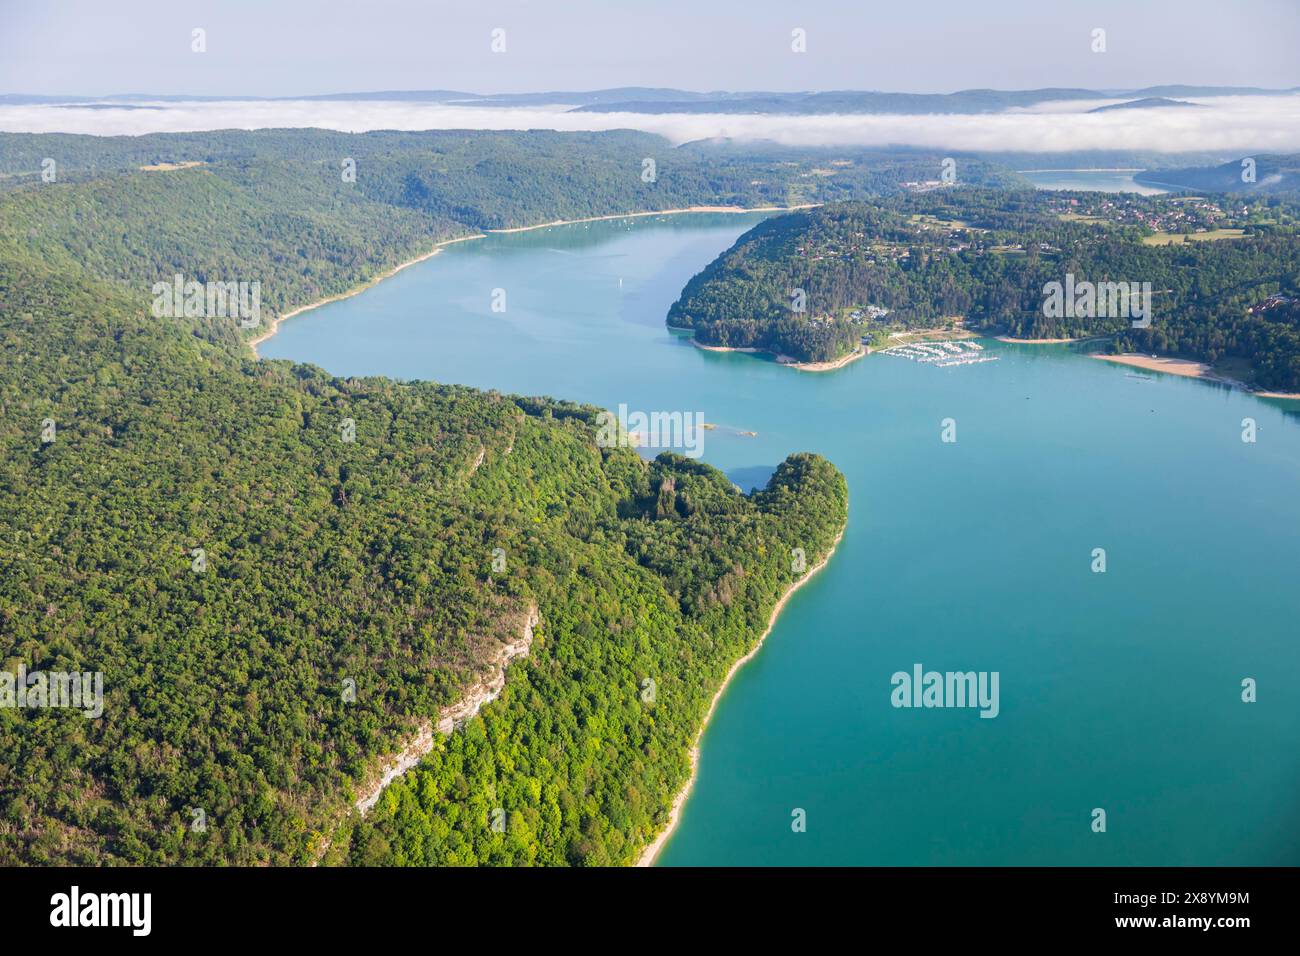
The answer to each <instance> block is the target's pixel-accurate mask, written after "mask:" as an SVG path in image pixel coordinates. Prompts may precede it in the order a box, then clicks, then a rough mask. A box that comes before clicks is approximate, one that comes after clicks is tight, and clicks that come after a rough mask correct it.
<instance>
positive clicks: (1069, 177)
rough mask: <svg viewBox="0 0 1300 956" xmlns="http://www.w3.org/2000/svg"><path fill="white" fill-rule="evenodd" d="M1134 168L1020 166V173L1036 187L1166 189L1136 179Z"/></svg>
mask: <svg viewBox="0 0 1300 956" xmlns="http://www.w3.org/2000/svg"><path fill="white" fill-rule="evenodd" d="M1134 172H1135V170H1128V169H1022V170H1020V175H1022V176H1024V177H1025V178H1026V179H1028V180H1029V181H1030V182H1031V183H1033V184H1034V186H1035V188H1037V189H1075V190H1081V191H1083V192H1110V193H1139V194H1141V195H1143V196H1155V195H1158V194H1160V193H1165V192H1169V189H1161V188H1158V187H1156V186H1148V185H1146V184H1145V183H1139V182H1138V181H1137V180H1135V179H1134V178H1133V173H1134ZM1171 188H1172V187H1171Z"/></svg>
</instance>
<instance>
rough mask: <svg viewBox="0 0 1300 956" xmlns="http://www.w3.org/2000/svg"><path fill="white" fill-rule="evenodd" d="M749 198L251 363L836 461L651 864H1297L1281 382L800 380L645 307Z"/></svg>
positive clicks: (1081, 361)
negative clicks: (492, 392)
mask: <svg viewBox="0 0 1300 956" xmlns="http://www.w3.org/2000/svg"><path fill="white" fill-rule="evenodd" d="M760 218H761V216H760V215H755V214H746V215H737V216H732V215H722V214H705V215H681V216H670V217H655V218H645V219H625V220H616V221H610V222H600V223H591V224H585V225H572V226H562V227H553V228H549V229H545V230H538V231H533V232H525V233H517V234H511V235H492V236H489V237H488V238H486V239H482V240H477V241H472V242H465V243H460V244H457V245H453V246H451V247H449V248H447V249H446V250H444V251H443V252H442V253H441V254H440V255H438V256H435V257H434V258H432V259H430V260H428V261H426V262H424V263H421V264H419V265H416V266H412V267H411V268H409V269H406V270H404V271H402V272H400V273H399V274H397V275H396V276H394V277H393V278H391V279H389V280H387V281H385V282H382V283H380V284H379V285H377V286H375V287H373V288H371V289H369V290H367V291H366V292H364V293H362V294H361V295H358V296H355V297H353V298H351V299H347V300H343V301H340V302H336V303H332V304H330V305H327V306H324V307H322V308H320V309H317V310H314V311H312V312H309V313H306V314H304V315H302V316H299V317H297V318H295V319H292V320H290V321H289V322H286V323H285V324H284V325H283V327H282V328H281V330H280V332H279V334H278V335H276V336H275V337H274V338H272V339H270V340H269V341H267V342H266V343H264V344H263V345H262V347H261V352H262V354H263V355H264V356H266V357H268V358H289V359H294V360H297V361H304V362H311V363H314V364H317V365H320V366H322V367H323V368H325V369H327V370H329V371H330V372H333V373H336V374H340V375H366V374H383V375H389V376H393V377H397V378H422V379H433V380H437V381H443V382H457V383H464V384H468V385H473V386H478V387H482V388H497V389H500V390H502V391H506V392H514V393H523V394H551V395H557V396H561V397H564V398H570V399H575V400H580V401H584V402H590V403H593V404H596V405H600V406H603V407H606V408H616V407H617V406H618V405H619V404H620V403H625V404H626V405H627V406H628V407H629V408H630V409H634V410H635V409H640V410H644V411H651V410H681V411H690V412H694V411H700V412H703V413H704V417H705V420H707V421H709V422H714V423H717V424H718V428H717V429H716V430H715V431H710V432H706V433H705V439H704V459H705V460H706V461H708V462H710V463H712V464H714V465H716V466H718V467H719V468H722V469H724V470H725V471H727V473H728V474H730V475H731V476H732V478H733V480H734V481H736V482H737V484H740V485H742V486H743V487H745V488H746V489H748V488H749V487H750V485H753V484H761V483H763V482H764V481H766V477H767V475H768V473H769V472H770V471H771V469H772V468H773V467H774V466H775V465H776V464H777V463H778V462H780V461H781V460H782V459H783V458H784V457H785V456H786V455H787V454H789V453H791V452H796V451H814V452H818V453H820V454H822V455H825V456H827V457H828V458H829V459H830V460H831V461H833V462H834V463H835V464H836V465H837V466H838V467H839V468H840V469H841V470H842V471H843V472H844V474H845V475H846V476H847V478H848V482H849V489H850V515H849V525H848V530H847V532H846V534H845V536H844V539H843V541H842V543H841V545H840V547H839V549H838V551H837V552H836V554H835V556H834V558H833V559H832V561H831V562H830V564H829V565H828V566H827V567H826V569H825V570H823V571H822V572H821V573H820V574H818V575H817V576H816V577H815V578H814V579H813V580H812V581H810V582H809V583H808V584H807V585H806V586H805V587H803V588H801V589H800V590H799V591H798V592H797V593H796V594H795V595H794V597H793V598H792V599H791V600H790V602H789V603H788V605H787V606H786V609H785V611H784V612H783V613H782V615H781V617H780V619H779V621H778V623H777V625H776V627H775V628H774V629H773V631H772V633H771V634H770V635H769V636H768V639H767V642H766V643H765V645H764V646H763V648H762V650H761V652H760V653H759V654H758V655H756V657H755V658H754V659H753V660H752V661H750V662H749V663H748V664H747V665H746V666H745V667H743V668H742V669H741V670H740V671H739V672H738V673H737V675H736V677H735V678H734V679H733V681H732V683H731V685H730V686H729V687H728V689H727V691H726V693H725V694H724V695H723V698H722V700H721V701H720V702H719V705H718V707H717V710H716V711H715V713H714V716H713V719H712V721H711V723H710V724H709V727H708V729H707V731H706V732H705V734H704V738H703V743H702V755H701V761H700V768H699V776H698V779H697V781H696V785H695V788H694V790H693V792H692V795H691V797H690V799H689V800H688V801H687V803H686V806H685V809H684V812H683V815H682V820H681V823H680V825H679V827H678V828H677V830H676V832H675V833H674V835H673V837H672V838H671V840H670V841H669V843H668V845H667V847H666V848H665V850H664V852H663V854H662V855H661V857H660V860H659V862H660V864H661V865H698V864H865V865H904V864H920V865H926V864H952V865H975V864H984V865H1008V864H1047V865H1051V864H1084V865H1089V864H1145V865H1158V864H1173V865H1180V864H1203V865H1221V864H1243V865H1245V864H1251V865H1254V864H1297V863H1300V826H1298V825H1300V752H1298V751H1300V748H1298V747H1297V742H1298V741H1300V704H1298V703H1297V695H1296V688H1297V687H1298V686H1300V641H1298V640H1297V630H1298V622H1300V588H1298V587H1297V586H1296V552H1297V538H1298V532H1300V494H1297V484H1298V482H1300V417H1298V416H1297V409H1300V404H1297V403H1286V402H1277V401H1266V400H1261V399H1257V398H1255V397H1252V396H1250V395H1247V394H1244V393H1241V392H1235V391H1231V390H1228V389H1226V388H1223V387H1218V386H1214V385H1208V384H1204V383H1200V382H1195V381H1191V380H1186V379H1177V378H1171V377H1162V376H1157V375H1152V374H1146V373H1140V372H1137V371H1135V370H1133V369H1129V368H1125V367H1122V366H1117V365H1113V364H1110V363H1106V362H1101V361H1097V360H1095V359H1091V358H1089V357H1087V355H1086V354H1084V353H1083V352H1081V351H1076V349H1075V347H1073V346H1026V345H1006V344H1002V343H998V342H996V341H993V340H984V341H983V344H984V346H985V349H986V353H987V354H989V355H996V356H997V357H998V359H999V360H998V361H994V362H988V363H984V364H977V365H965V366H956V367H950V368H938V367H933V366H930V365H925V364H921V363H918V362H912V361H908V360H905V359H902V358H894V357H889V356H882V355H872V356H870V357H868V358H866V359H864V360H861V361H858V362H855V363H853V364H851V365H849V366H847V367H845V368H843V369H840V370H838V371H835V372H831V373H824V374H811V373H801V372H797V371H794V370H792V369H788V368H783V367H780V366H778V365H776V364H775V363H773V362H771V361H768V360H765V359H761V358H755V357H753V356H748V355H741V354H735V353H730V354H720V353H707V352H704V351H701V350H699V349H696V348H694V347H693V346H692V345H691V344H690V342H689V341H688V340H687V339H685V338H683V337H682V336H681V335H680V334H675V333H672V332H670V331H668V330H667V329H666V328H665V327H664V316H665V313H666V312H667V309H668V307H669V305H670V304H671V303H672V302H673V301H674V300H675V299H676V297H677V295H678V293H679V292H680V290H681V287H682V285H683V284H684V283H685V282H686V280H687V279H689V278H690V277H691V275H693V274H694V273H695V272H696V271H698V270H699V269H700V268H702V267H703V266H704V265H705V264H706V263H708V262H709V261H710V260H711V259H712V258H713V257H714V256H715V255H717V254H718V253H719V252H721V251H722V250H723V249H725V248H726V247H727V246H728V245H730V243H731V242H732V241H733V240H734V239H735V238H736V237H737V236H738V235H739V234H740V233H742V232H743V231H744V230H745V229H747V228H749V227H750V226H752V225H753V224H754V223H755V222H757V221H758V220H759V219H760ZM495 289H501V290H504V291H505V296H506V299H505V301H506V311H505V312H504V313H501V312H493V311H492V309H491V303H492V300H493V290H495ZM946 418H952V419H954V420H955V422H956V438H957V440H956V441H955V442H952V443H945V442H943V441H941V440H940V433H941V422H942V421H943V420H944V419H946ZM1243 418H1253V419H1255V421H1256V422H1257V427H1258V440H1257V441H1256V442H1255V443H1253V444H1252V443H1245V442H1243V441H1242V439H1241V434H1242V419H1243ZM743 431H754V432H757V435H756V436H754V437H746V436H743V435H741V434H739V433H740V432H743ZM1095 548H1104V549H1105V551H1106V559H1107V570H1106V572H1105V573H1104V574H1098V573H1093V572H1092V570H1091V566H1092V563H1093V557H1092V553H1093V549H1095ZM917 663H920V664H922V665H924V667H925V668H926V669H927V670H930V669H933V670H937V671H977V672H978V671H988V672H992V671H996V672H998V674H999V675H1000V683H999V690H1000V694H999V702H1000V713H999V715H998V716H997V717H996V718H995V719H981V718H980V717H979V715H978V712H977V711H976V710H974V709H963V708H948V709H900V708H894V707H893V706H891V702H890V695H891V691H892V689H893V688H892V686H891V683H890V678H891V675H892V674H894V673H895V672H896V671H909V672H910V671H911V669H912V667H913V665H914V664H917ZM1245 678H1253V679H1255V680H1256V681H1257V682H1258V701H1257V702H1255V703H1243V701H1242V699H1241V696H1242V681H1243V679H1245ZM796 808H797V809H802V810H804V811H806V814H807V830H806V832H802V833H796V832H793V831H792V828H791V815H792V812H793V811H794V810H795V809H796ZM1094 808H1102V809H1104V810H1105V811H1106V814H1107V828H1106V832H1105V833H1094V832H1093V831H1092V827H1091V824H1092V820H1093V817H1092V812H1093V809H1094Z"/></svg>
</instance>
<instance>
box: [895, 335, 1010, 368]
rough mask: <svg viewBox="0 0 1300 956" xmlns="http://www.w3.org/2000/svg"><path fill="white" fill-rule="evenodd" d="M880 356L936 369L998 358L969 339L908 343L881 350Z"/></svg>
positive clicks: (976, 363)
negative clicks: (890, 356) (889, 356)
mask: <svg viewBox="0 0 1300 956" xmlns="http://www.w3.org/2000/svg"><path fill="white" fill-rule="evenodd" d="M880 354H881V355H893V356H895V357H897V358H905V359H909V360H910V361H913V362H923V363H925V364H927V365H933V366H935V367H937V368H950V367H952V366H954V365H979V364H980V363H982V362H996V361H997V360H998V356H996V355H985V354H984V346H982V345H980V344H979V343H978V342H975V341H972V340H970V339H961V340H959V341H942V342H910V343H908V344H906V345H894V346H891V347H890V348H887V349H882V350H881V352H880Z"/></svg>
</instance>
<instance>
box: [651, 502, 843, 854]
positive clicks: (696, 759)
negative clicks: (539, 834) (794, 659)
mask: <svg viewBox="0 0 1300 956" xmlns="http://www.w3.org/2000/svg"><path fill="white" fill-rule="evenodd" d="M846 527H847V526H846ZM843 537H844V530H843V529H841V531H840V533H839V535H837V536H836V538H835V541H834V543H833V544H831V549H830V550H829V551H827V552H826V557H824V558H822V559H821V560H820V561H818V562H817V564H816V565H815V566H813V567H811V568H809V569H808V573H807V574H805V575H804V576H803V577H801V578H800V579H799V580H798V581H795V582H794V583H793V584H791V585H790V587H789V588H787V589H786V592H785V594H783V595H782V596H781V600H779V601H777V602H776V607H774V608H772V614H771V616H770V617H768V619H767V630H765V631H764V632H763V635H762V637H760V638H759V639H758V643H757V644H755V645H754V646H753V648H752V649H751V650H750V651H749V653H748V654H746V655H745V656H744V657H742V658H740V659H739V660H738V661H736V662H735V663H734V664H732V665H731V669H730V670H729V671H727V676H726V677H724V678H723V679H722V684H721V685H720V686H719V687H718V690H717V693H715V694H714V695H713V700H712V701H711V702H710V704H709V710H708V713H706V714H705V715H704V722H703V723H701V724H700V729H699V732H698V733H696V735H695V740H694V742H693V743H692V744H691V773H690V776H689V777H688V778H687V780H686V785H685V786H684V787H682V789H681V790H679V791H678V792H677V796H675V797H674V798H673V805H672V808H671V809H670V810H669V811H668V825H667V826H666V827H664V828H663V830H662V831H661V832H660V833H659V835H658V836H656V837H655V838H654V839H653V840H651V841H650V843H649V844H647V845H646V848H645V849H644V850H642V851H641V855H640V856H639V857H638V858H637V861H636V865H637V866H653V865H654V862H655V858H656V857H658V856H659V853H660V851H662V850H663V848H664V845H665V844H666V843H667V842H668V838H669V837H670V836H672V835H673V831H674V830H676V829H677V823H678V821H679V820H680V819H681V815H682V807H683V806H685V805H686V798H687V797H689V796H690V795H691V788H692V787H693V786H695V776H696V774H697V773H698V771H699V767H700V741H701V740H702V739H703V738H704V731H705V730H707V729H708V726H709V720H710V719H711V718H712V717H713V712H714V710H716V709H717V707H718V701H720V700H721V699H722V694H723V692H724V691H725V690H726V689H727V685H728V684H730V683H731V678H733V677H735V676H736V671H738V670H740V669H741V668H742V667H743V666H744V665H745V664H746V663H748V662H749V661H750V660H751V659H752V658H753V657H754V655H755V654H757V653H758V652H759V651H761V650H762V649H763V643H764V642H765V641H766V640H767V635H769V634H771V633H772V628H773V627H774V626H776V619H777V618H778V617H779V616H780V614H781V609H782V608H784V607H785V603H786V601H788V600H790V595H792V594H794V592H795V591H797V590H799V588H801V587H803V586H804V585H805V584H807V583H808V582H809V581H810V580H812V577H813V575H814V574H816V573H817V572H818V571H820V570H821V569H822V568H824V567H826V565H827V564H828V563H829V562H830V560H831V558H832V557H833V556H834V554H835V549H836V548H838V547H839V544H840V540H841V539H842V538H843Z"/></svg>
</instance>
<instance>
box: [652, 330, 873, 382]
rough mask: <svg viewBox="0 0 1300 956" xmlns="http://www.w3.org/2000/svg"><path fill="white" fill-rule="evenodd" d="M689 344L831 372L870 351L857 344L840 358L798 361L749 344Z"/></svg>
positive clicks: (702, 348) (802, 370)
mask: <svg viewBox="0 0 1300 956" xmlns="http://www.w3.org/2000/svg"><path fill="white" fill-rule="evenodd" d="M677 331H679V332H684V331H690V330H689V329H678V330H677ZM691 344H692V345H694V346H695V347H696V348H697V349H700V350H702V351H705V352H741V353H743V354H745V355H771V356H772V357H773V358H775V359H776V364H777V365H784V366H786V367H787V368H792V369H797V370H798V371H800V372H833V371H834V370H835V369H837V368H843V367H844V366H846V365H848V364H849V363H850V362H853V361H856V360H857V359H860V358H862V357H863V356H864V355H868V354H870V352H871V349H869V348H864V347H863V346H858V348H856V349H854V350H853V351H852V352H850V353H849V354H848V355H843V356H841V357H840V358H837V359H835V360H834V361H830V362H800V361H798V360H797V359H794V358H791V357H790V356H789V355H781V354H780V353H777V352H772V351H770V350H769V349H756V348H751V347H749V346H731V345H705V344H703V343H702V342H700V341H699V340H697V339H694V338H692V339H691Z"/></svg>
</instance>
